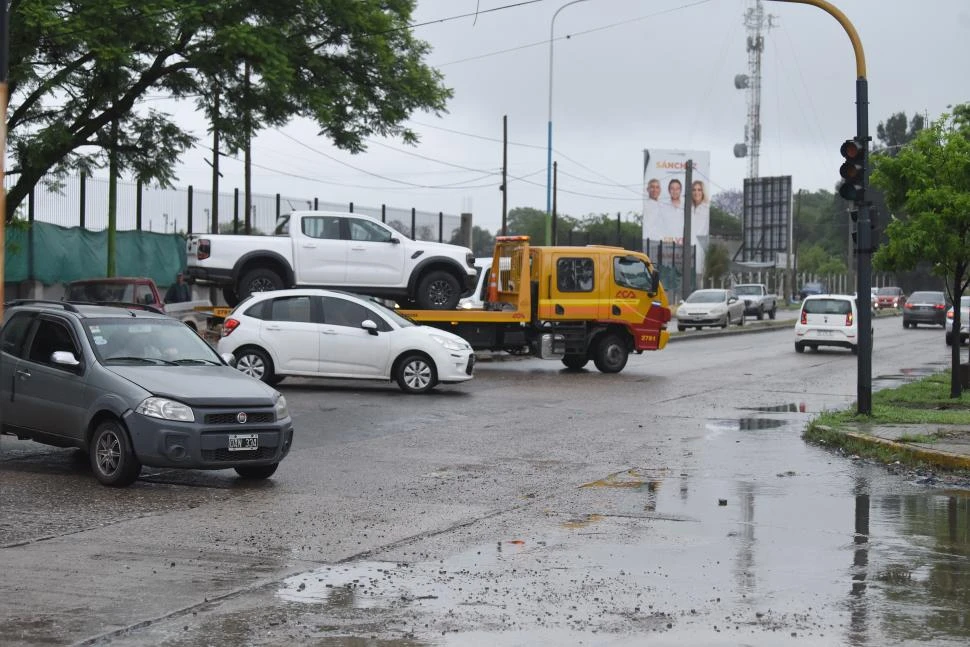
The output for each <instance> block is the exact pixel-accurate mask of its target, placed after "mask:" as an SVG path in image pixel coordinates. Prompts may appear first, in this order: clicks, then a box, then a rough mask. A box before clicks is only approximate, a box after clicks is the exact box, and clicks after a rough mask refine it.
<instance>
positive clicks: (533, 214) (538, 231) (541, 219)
mask: <svg viewBox="0 0 970 647" xmlns="http://www.w3.org/2000/svg"><path fill="white" fill-rule="evenodd" d="M560 224H562V223H560ZM505 230H506V232H507V233H508V235H509V236H528V237H529V241H530V242H531V243H533V244H536V245H540V244H542V243H543V241H545V239H546V212H545V211H539V210H538V209H533V208H532V207H516V208H514V209H509V213H508V215H507V216H506V218H505ZM559 231H560V232H562V227H559Z"/></svg>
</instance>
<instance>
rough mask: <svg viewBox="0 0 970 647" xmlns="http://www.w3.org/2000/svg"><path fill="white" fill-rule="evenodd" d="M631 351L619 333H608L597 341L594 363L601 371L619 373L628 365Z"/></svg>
mask: <svg viewBox="0 0 970 647" xmlns="http://www.w3.org/2000/svg"><path fill="white" fill-rule="evenodd" d="M629 357H630V351H629V350H628V349H627V347H626V344H625V343H624V342H623V339H622V338H621V337H620V336H619V335H615V334H613V333H607V334H605V335H603V336H601V337H600V338H599V340H598V341H597V342H596V350H595V351H594V354H593V363H594V364H596V368H598V369H599V370H600V372H601V373H619V372H620V371H622V370H623V367H625V366H626V362H627V359H629Z"/></svg>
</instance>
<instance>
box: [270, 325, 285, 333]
mask: <svg viewBox="0 0 970 647" xmlns="http://www.w3.org/2000/svg"><path fill="white" fill-rule="evenodd" d="M266 330H272V331H274V332H276V331H280V330H283V329H282V328H280V327H279V326H266Z"/></svg>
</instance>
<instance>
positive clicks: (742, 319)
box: [738, 312, 761, 327]
mask: <svg viewBox="0 0 970 647" xmlns="http://www.w3.org/2000/svg"><path fill="white" fill-rule="evenodd" d="M758 319H761V317H758ZM743 325H744V313H743V312H742V313H741V319H739V320H738V326H739V327H740V326H743Z"/></svg>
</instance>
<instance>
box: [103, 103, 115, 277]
mask: <svg viewBox="0 0 970 647" xmlns="http://www.w3.org/2000/svg"><path fill="white" fill-rule="evenodd" d="M110 133H111V134H110V136H109V139H110V144H109V145H110V146H111V148H110V149H109V150H108V252H107V253H108V267H107V268H105V276H115V238H116V231H117V229H118V118H117V117H115V118H114V119H112V120H111V131H110Z"/></svg>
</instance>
